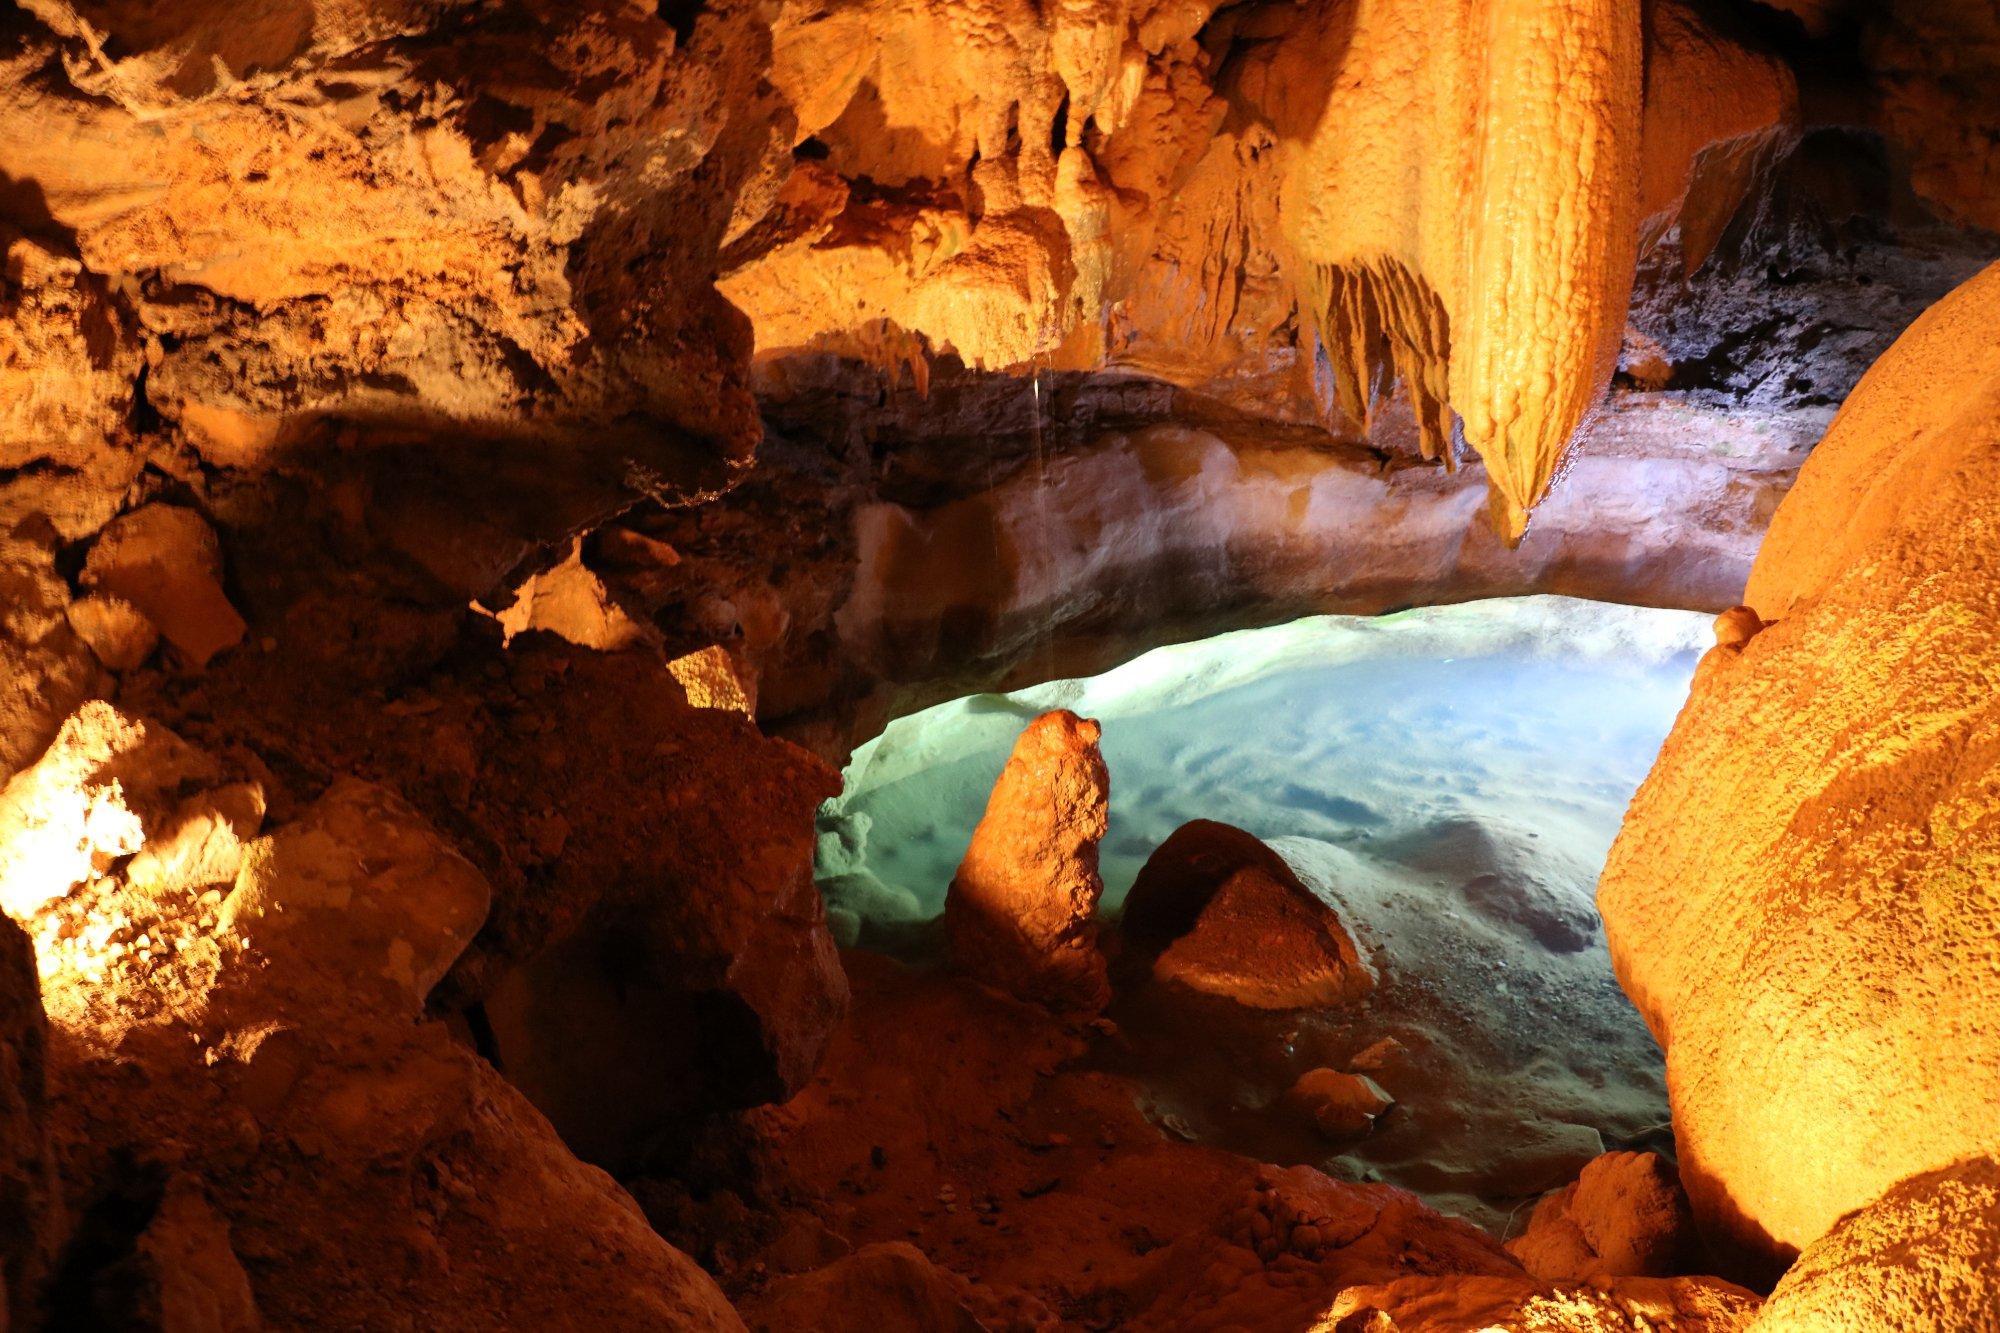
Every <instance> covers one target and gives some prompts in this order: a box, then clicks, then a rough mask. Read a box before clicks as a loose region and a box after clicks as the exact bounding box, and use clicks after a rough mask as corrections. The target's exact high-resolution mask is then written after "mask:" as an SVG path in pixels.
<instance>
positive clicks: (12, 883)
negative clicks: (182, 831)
mask: <svg viewBox="0 0 2000 1333" xmlns="http://www.w3.org/2000/svg"><path fill="white" fill-rule="evenodd" d="M223 776H224V774H223V770H222V768H221V767H220V765H218V764H217V763H216V761H215V760H214V759H213V758H211V757H210V756H208V755H206V754H203V753H202V752H200V751H198V750H196V749H194V748H193V747H192V746H190V745H188V744H187V743H186V742H185V741H183V740H181V739H180V737H178V736H176V735H174V733H172V732H171V731H168V730H167V729H166V728H165V727H162V726H160V725H159V724H158V723H153V722H147V721H144V720H142V719H138V718H133V717H129V716H127V715H125V714H123V713H121V712H119V711H118V710H117V709H116V708H114V707H113V706H112V705H110V704H108V703H104V702H102V701H101V700H94V701H92V702H90V703H87V704H85V705H83V707H81V708H79V709H78V710H77V711H76V712H75V713H74V714H72V715H71V716H70V718H69V719H68V720H67V721H65V722H64V723H63V725H62V730H61V731H60V732H59V733H58V734H57V736H56V739H55V740H54V742H52V743H51V744H50V746H49V748H48V750H47V751H46V752H45V753H44V754H43V755H42V757H41V759H39V760H38V761H37V762H36V763H35V764H34V766H33V767H31V768H28V769H25V770H23V771H22V772H20V773H18V774H16V775H15V776H14V778H13V780H12V781H10V782H9V783H8V784H7V785H6V787H5V788H4V789H0V910H4V911H6V912H7V913H8V914H9V915H11V916H14V917H16V918H22V917H27V916H31V915H33V914H34V913H35V912H36V911H38V910H40V909H41V908H42V907H43V905H44V904H46V903H48V902H50V901H52V900H54V899H56V898H60V897H62V896H63V895H64V894H67V893H69V892H70V891H71V890H72V889H74V888H76V887H77V886H78V885H80V884H84V883H86V882H88V881H90V880H93V879H96V878H98V877H99V876H101V875H103V874H105V873H106V872H107V871H109V870H110V869H111V868H112V866H113V865H114V864H115V863H116V862H117V861H119V860H120V859H122V858H124V857H127V856H130V855H132V854H133V853H134V852H137V851H139V850H140V849H141V848H142V847H143V846H144V845H145V843H146V839H147V836H148V833H149V832H150V831H152V830H155V829H164V828H165V827H166V826H167V825H168V823H169V822H170V821H171V820H172V818H173V814H174V811H175V810H176V808H177V807H178V805H179V802H180V799H181V797H182V794H183V793H184V792H186V791H188V790H189V789H191V788H202V787H207V786H213V785H215V784H216V783H218V782H220V781H221V780H222V779H223Z"/></svg>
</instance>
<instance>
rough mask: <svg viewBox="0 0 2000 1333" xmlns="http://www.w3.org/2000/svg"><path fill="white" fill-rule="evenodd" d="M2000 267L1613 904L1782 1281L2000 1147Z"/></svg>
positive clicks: (1620, 949) (1787, 597)
mask: <svg viewBox="0 0 2000 1333" xmlns="http://www.w3.org/2000/svg"><path fill="white" fill-rule="evenodd" d="M1996 322H2000V267H1994V268H1989V269H1987V270H1986V271H1985V272H1984V273H1982V274H1980V275H1979V276H1978V277H1976V278H1974V279H1973V280H1972V281H1970V282H1968V283H1966V284H1965V285H1964V286H1962V287H1961V288H1959V289H1958V290H1957V291H1956V292H1954V293H1952V295H1950V296H1949V297H1947V298H1946V299H1945V300H1943V301H1942V302H1940V303H1939V304H1938V305H1937V306H1935V307H1934V308H1933V309H1931V310H1930V311H1929V312H1928V313H1926V314H1925V315H1924V316H1923V318H1922V319H1920V320H1918V321H1917V323H1916V324H1915V325H1914V326H1912V327H1911V329H1910V330H1909V332H1907V333H1906V334H1904V336H1903V337H1902V338H1901V339H1900V340H1899V341H1898V342H1897V343H1896V345H1895V346H1894V347H1892V348H1891V349H1890V350H1889V351H1888V353H1886V354H1885V355H1884V356H1883V357H1882V358H1881V360H1880V361H1878V362H1877V363H1876V365H1875V367H1874V368H1873V369H1872V370H1870V371H1869V372H1868V375H1867V376H1866V378H1864V379H1863V380H1862V382H1861V384H1860V385H1859V387H1857V388H1856V390H1855V391H1854V394H1853V395H1852V397H1851V398H1850V399H1849V400H1848V402H1847V405H1846V406H1845V407H1844V408H1843V409H1842V410H1841V413H1840V415H1839V417H1838V418H1837V419H1836V420H1835V421H1834V424H1833V427H1832V429H1830V430H1829V431H1828V432H1827V436H1826V439H1825V440H1824V441H1823V442H1822V443H1821V444H1820V446H1819V447H1818V448H1817V449H1816V450H1815V451H1814V452H1813V455H1812V457H1811V459H1810V460H1809V461H1808V462H1807V464H1806V466H1805V469H1804V471H1803V472H1802V473H1801V474H1800V477H1799V481H1798V485H1797V487H1796V488H1795V489H1794V490H1793V491H1792V493H1791V494H1790V496H1789V497H1788V498H1787V499H1786V500H1785V502H1784V503H1783V504H1782V505H1781V506H1780V507H1779V509H1778V513H1777V517H1776V519H1775V521H1774V522H1773V525H1772V528H1771V532H1770V536H1769V538H1768V539H1767V541H1766V542H1765V545H1764V548H1763V551H1762V553H1761V554H1760V555H1759V557H1758V560H1757V564H1756V567H1755V570H1754V572H1753V573H1752V575H1751V579H1750V586H1749V589H1748V592H1747V595H1746V598H1745V600H1746V602H1747V603H1748V605H1749V606H1750V607H1752V608H1754V611H1755V613H1756V615H1757V617H1758V618H1759V619H1760V620H1761V621H1763V622H1766V625H1765V628H1763V629H1762V630H1761V631H1760V632H1759V633H1757V635H1756V636H1755V637H1754V638H1752V639H1750V640H1749V641H1748V642H1747V643H1745V644H1742V645H1741V646H1740V648H1738V647H1734V646H1731V647H1725V648H1719V649H1718V650H1716V651H1714V652H1711V653H1710V654H1709V655H1708V656H1707V657H1706V658H1705V659H1704V660H1703V662H1702V664H1701V667H1700V669H1699V671H1698V672H1697V674H1696V677H1695V681H1694V687H1693V691H1692V694H1691V696H1690V698H1689V701H1688V704H1687V707H1686V709H1685V710H1684V711H1683V712H1682V713H1681V716H1680V720H1679V722H1678V723H1677V724H1676V726H1675V728H1674V731H1673V733H1672V735H1671V736H1670V737H1669V739H1668V741H1667V743H1666V746H1665V748H1664V750H1663V751H1662V752H1661V755H1660V759H1659V762H1658V764H1657V765H1656V766H1655V768H1654V770H1653V773H1652V775H1651V776H1650V777H1649V778H1648V779H1647V781H1646V783H1645V785H1644V786H1643V787H1642V788H1641V789H1640V791H1639V793H1638V795H1637V796H1636V797H1635V798H1634V800H1633V803H1632V806H1631V808H1630V811H1629V812H1628V814H1627V816H1626V819H1625V824H1624V828H1623V830H1622V831H1621V833H1620V835H1619V838H1618V841H1617V843H1616V845H1615V846H1614V847H1613V849H1612V852H1611V856H1610V861H1609V863H1608V865H1607V866H1606V867H1605V872H1604V875H1603V878H1602V880H1601V882H1600V886H1599V891H1598V904H1599V907H1600V908H1601V910H1602V912H1603V915H1604V920H1605V924H1606V928H1607V933H1608V935H1609V938H1610V943H1611V950H1612V958H1613V961H1614V962H1615V964H1616V966H1617V969H1618V975H1619V979H1620V981H1621V982H1622V983H1623V984H1624V986H1625V989H1626V992H1627V993H1628V994H1629V995H1630V996H1631V997H1632V1000H1633V1002H1634V1003H1635V1004H1636V1005H1637V1006H1638V1007H1639V1010H1640V1012H1641V1013H1642V1014H1644V1015H1645V1017H1646V1019H1647V1021H1648V1023H1649V1024H1650V1025H1651V1026H1652V1029H1653V1032H1654V1033H1655V1035H1656V1036H1658V1038H1659V1039H1660V1042H1661V1044H1662V1045H1663V1046H1664V1047H1665V1048H1666V1055H1667V1078H1668V1088H1669V1092H1670V1094H1671V1099H1672V1105H1673V1113H1674V1128H1675V1134H1676V1139H1677V1141H1678V1144H1679V1149H1680V1155H1681V1173H1682V1180H1683V1183H1684V1184H1685V1185H1686V1187H1687V1189H1688V1193H1689V1196H1690V1197H1691V1199H1692V1201H1693V1204H1694V1207H1695V1211H1696V1214H1697V1216H1698V1218H1699V1219H1700V1221H1701V1223H1702V1224H1703V1226H1704V1228H1705V1229H1706V1230H1707V1231H1709V1232H1710V1233H1711V1234H1712V1235H1713V1236H1714V1237H1716V1238H1718V1239H1726V1240H1728V1241H1732V1242H1735V1243H1736V1244H1738V1245H1740V1246H1742V1247H1744V1248H1745V1249H1746V1250H1748V1251H1749V1252H1750V1253H1752V1254H1754V1255H1756V1256H1758V1257H1759V1258H1760V1259H1761V1260H1762V1261H1764V1262H1765V1263H1766V1264H1767V1265H1769V1267H1770V1268H1775V1267H1777V1266H1778V1265H1780V1264H1782V1263H1783V1262H1784V1261H1785V1260H1787V1259H1788V1258H1789V1257H1790V1256H1791V1255H1792V1254H1793V1253H1794V1252H1796V1251H1797V1250H1799V1249H1802V1248H1804V1247H1806V1246H1809V1245H1811V1244H1812V1243H1813V1242H1814V1241H1815V1240H1817V1239H1818V1238H1819V1237H1820V1236H1822V1235H1824V1234H1825V1233H1826V1232H1827V1230H1828V1229H1829V1228H1830V1227H1832V1226H1833V1224H1834V1222H1835V1221H1836V1220H1837V1219H1838V1218H1840V1217H1841V1216H1842V1215H1843V1214H1845V1213H1848V1212H1850V1211H1852V1210H1854V1209H1857V1208H1861V1207H1864V1206H1866V1205H1867V1204H1869V1203H1870V1202H1871V1201H1873V1200H1874V1199H1876V1198H1877V1197H1879V1196H1881V1195H1882V1194H1883V1192H1884V1191H1885V1190H1887V1189H1889V1188H1890V1187H1891V1186H1893V1185H1895V1184H1896V1183H1897V1182H1899V1181H1902V1180H1904V1179H1906V1178H1908V1177H1910V1176H1912V1175H1915V1174H1917V1173H1920V1172H1923V1171H1928V1170H1933V1169H1936V1168H1940V1167H1943V1166H1946V1165H1948V1164H1950V1163H1952V1162H1954V1161H1957V1160H1958V1159H1960V1158H1963V1157H1965V1156H1967V1155H1969V1154H1976V1153H1989V1154H1990V1153H1992V1152H1993V1151H1994V1150H1995V1149H1996V1147H2000V1117H1996V1116H1995V1115H1994V1112H1993V1108H1994V1107H1995V1105H1996V1104H2000V969H1996V968H1995V967H1993V966H1992V965H1991V963H1992V959H1993V958H1994V956H1995V950H1996V947H2000V945H1996V941H2000V783H1997V782H1996V774H2000V748H1996V747H2000V742H1997V741H1996V739H1995V738H1996V736H2000V695H1996V693H1995V691H1994V688H1993V680H1994V678H1995V674H1996V672H2000V580H1996V579H1995V577H1994V575H1993V570H1994V569H1995V568H1996V567H1997V566H2000V428H1997V427H1996V423H2000V344H1996V342H1995V341H1994V339H1993V337H1992V330H1993V328H1994V326H1995V324H1996Z"/></svg>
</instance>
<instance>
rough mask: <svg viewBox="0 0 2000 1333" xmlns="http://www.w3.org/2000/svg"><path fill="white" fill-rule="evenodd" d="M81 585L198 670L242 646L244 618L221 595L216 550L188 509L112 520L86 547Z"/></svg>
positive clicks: (156, 507)
mask: <svg viewBox="0 0 2000 1333" xmlns="http://www.w3.org/2000/svg"><path fill="white" fill-rule="evenodd" d="M83 582H84V585H85V586H86V587H89V588H94V589H97V590H98V591H100V592H102V593H105V594H107V595H109V596H113V597H117V598H120V599H122V600H124V601H126V602H128V603H130V604H131V605H132V606H134V607H136V608H137V609H138V610H139V612H140V613H141V614H142V615H143V616H144V617H145V618H146V619H147V620H149V621H151V622H152V623H153V624H154V625H156V626H157V627H158V628H159V631H160V634H161V635H162V636H163V637H164V638H165V639H166V641H167V642H168V643H169V644H170V645H172V647H173V648H174V650H175V651H176V652H177V653H178V654H179V655H180V657H181V660H182V661H184V662H185V663H186V664H187V665H188V666H190V667H192V668H193V669H195V670H197V671H199V670H200V669H201V668H203V667H205V666H207V665H208V662H209V659H210V658H212V657H214V656H215V655H216V654H217V653H219V652H221V651H222V650H223V649H225V648H230V647H233V646H235V645H236V644H237V643H239V642H241V641H242V638H243V631H244V625H243V617H242V616H239V615H237V614H236V608H235V607H233V606H231V605H230V604H229V598H228V596H227V595H225V594H224V593H223V591H222V545H221V543H220V542H218V541H217V540H216V537H215V530H214V529H213V528H211V527H209V526H208V522H207V520H206V519H204V518H202V516H201V515H200V514H197V513H196V512H195V511H194V510H192V509H184V508H182V507H180V506H178V505H169V504H149V505H144V506H141V507H140V508H138V509H135V510H133V511H132V512H131V513H129V514H126V515H124V516H123V517H122V518H119V519H117V520H116V521H115V522H113V523H112V524H111V526H110V527H108V528H106V529H105V530H104V532H103V535H101V536H100V537H99V538H98V539H97V544H96V545H95V546H93V547H91V548H90V555H89V557H88V558H87V559H86V560H85V561H84V566H83Z"/></svg>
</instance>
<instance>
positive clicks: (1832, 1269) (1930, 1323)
mask: <svg viewBox="0 0 2000 1333" xmlns="http://www.w3.org/2000/svg"><path fill="white" fill-rule="evenodd" d="M1756 1327H1757V1333H1864V1330H1873V1329H1892V1328H1893V1329H1896V1330H1898V1333H1945V1331H1946V1330H1953V1331H1954V1333H1957V1331H1958V1330H1966V1331H1967V1333H1970V1331H1971V1330H1982V1331H1984V1330H1991V1329H1993V1328H1996V1327H2000V1160H1996V1159H1994V1158H1992V1157H1973V1158H1968V1159H1966V1160H1965V1161H1963V1162H1957V1163H1954V1164H1953V1165H1951V1166H1948V1167H1944V1168H1942V1169H1940V1170H1937V1171H1927V1172H1925V1173H1924V1174H1922V1175H1919V1176H1913V1177H1912V1178H1910V1179H1909V1180H1906V1181H1903V1182H1902V1183H1901V1184H1899V1185H1897V1186H1895V1187H1894V1188H1893V1189H1891V1190H1890V1191H1889V1192H1888V1193H1887V1194H1884V1195H1883V1196H1882V1197H1881V1198H1880V1199H1877V1200H1876V1201H1875V1202H1874V1203H1871V1204H1869V1205H1868V1206H1867V1207H1865V1208H1861V1209H1857V1210H1856V1211H1854V1212H1852V1213H1849V1214H1848V1215H1847V1216H1846V1217H1844V1218H1842V1219H1841V1220H1840V1221H1838V1222H1836V1223H1835V1224H1834V1226H1833V1229H1832V1230H1831V1231H1828V1232H1827V1233H1826V1234H1825V1235H1824V1236H1822V1237H1820V1238H1819V1239H1818V1240H1816V1241H1814V1242H1813V1243H1812V1244H1811V1245H1808V1246H1807V1247H1806V1249H1805V1252H1804V1253H1803V1254H1801V1255H1799V1258H1798V1262H1797V1263H1795V1264H1793V1265H1792V1267H1791V1269H1790V1271H1788V1272H1787V1273H1786V1274H1785V1277H1784V1280H1783V1281H1781V1282H1780V1283H1778V1286H1777V1289H1776V1290H1775V1291H1773V1292H1772V1293H1771V1299H1770V1301H1769V1302H1768V1303H1767V1304H1766V1305H1765V1306H1764V1313H1763V1316H1762V1317H1761V1318H1760V1319H1758V1321H1757V1325H1756Z"/></svg>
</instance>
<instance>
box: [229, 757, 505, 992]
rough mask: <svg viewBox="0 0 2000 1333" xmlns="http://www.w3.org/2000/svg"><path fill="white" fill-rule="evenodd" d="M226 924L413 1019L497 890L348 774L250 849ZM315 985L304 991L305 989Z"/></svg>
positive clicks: (385, 797) (400, 809)
mask: <svg viewBox="0 0 2000 1333" xmlns="http://www.w3.org/2000/svg"><path fill="white" fill-rule="evenodd" d="M241 859H242V864H241V867H240V869H239V870H238V871H237V874H236V882H235V886H234V888H233V889H232V890H231V892H230V894H229V897H228V899H227V900H226V901H225V902H224V904H223V908H222V913H221V917H220V922H219V924H220V927H221V929H223V930H226V931H230V932H233V933H234V934H235V935H236V937H237V938H238V939H240V940H242V941H243V942H245V943H246V944H247V945H248V947H250V948H252V949H255V950H256V951H257V952H258V953H259V954H260V955H262V956H263V957H265V958H267V959H269V960H270V962H271V965H272V966H274V967H277V968H281V969H284V970H287V971H290V972H292V973H294V974H295V975H296V980H295V984H297V980H302V978H303V977H305V976H308V975H318V976H321V977H323V978H324V979H325V981H326V988H327V990H328V991H329V992H331V993H345V994H346V995H347V996H348V997H349V998H351V999H354V1000H357V1001H362V1002H367V1001H370V1000H374V999H376V998H378V997H386V998H387V1003H388V1006H389V1009H390V1011H391V1012H402V1013H407V1014H414V1013H417V1012H419V1011H420V1010H421V1009H422V1008H423V1004H424V999H425V997H426V996H428V995H429V994H430V991H431V987H433V986H435V985H436V984H437V983H438V982H439V981H440V980H441V979H443V977H444V974H445V973H446V972H447V971H448V970H450V968H451V965H452V964H453V963H454V962H455V961H457V959H458V956H459V954H460V953H461V952H463V951H464V949H465V946H466V945H467V944H469V943H471V942H472V937H473V935H474V934H475V933H476V932H477V931H478V929H479V927H480V925H481V923H482V922H484V921H485V919H486V911H487V908H488V907H489V906H490V905H491V903H492V899H493V891H492V889H491V888H489V887H488V885H487V883H486V880H485V877H484V876H482V875H481V874H480V873H479V871H478V870H476V869H474V868H473V866H472V863H471V862H469V861H467V860H466V859H465V858H464V857H463V856H460V855H459V854H458V852H457V851H455V850H454V849H453V848H452V847H451V846H450V845H449V844H447V843H446V842H445V841H444V840H443V839H442V838H440V837H439V836H438V835H437V834H436V832H434V831H433V830H432V829H430V828H429V827H428V826H427V825H426V824H425V823H424V822H423V820H422V818H421V817H420V816H419V815H418V814H417V813H416V811H414V810H412V809H410V807H409V806H408V805H407V804H405V803H404V802H403V801H402V799H401V798H399V797H398V796H396V795H395V794H394V793H393V792H390V791H387V790H385V789H383V788H381V787H378V786H375V785H374V784H372V783H367V782H362V781H359V780H357V779H353V778H342V779H341V780H339V781H337V782H335V783H334V784H333V786H332V787H330V788H328V789H327V791H326V794H325V795H323V796H321V797H320V798H319V799H318V800H317V801H315V802H313V804H312V806H311V808H310V809H308V810H307V811H306V812H305V813H304V814H303V815H302V816H300V817H299V818H298V819H296V820H294V821H293V822H291V823H289V824H287V825H285V826H284V827H283V828H280V829H278V830H276V831H275V832H273V833H272V834H270V835H269V836H268V837H265V838H261V839H259V840H258V841H256V842H254V843H252V844H251V845H250V846H248V847H247V848H245V849H243V852H242V858H241ZM301 988H302V989H304V987H303V985H302V986H301Z"/></svg>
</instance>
